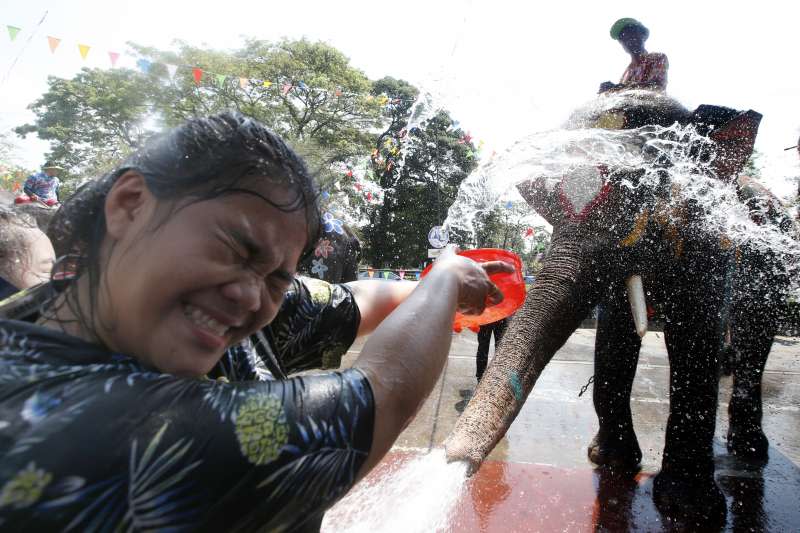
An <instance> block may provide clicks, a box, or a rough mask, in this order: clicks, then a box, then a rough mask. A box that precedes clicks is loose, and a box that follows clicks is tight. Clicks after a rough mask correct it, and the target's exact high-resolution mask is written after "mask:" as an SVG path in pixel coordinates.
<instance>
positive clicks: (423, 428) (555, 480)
mask: <svg viewBox="0 0 800 533" xmlns="http://www.w3.org/2000/svg"><path fill="white" fill-rule="evenodd" d="M360 346H361V344H360V343H359V344H357V345H355V346H354V347H353V349H352V350H351V353H350V354H349V355H348V357H347V360H346V364H347V363H349V362H351V361H352V360H353V359H354V358H355V355H356V354H357V352H358V350H359V348H360ZM593 348H594V330H592V329H579V330H577V331H576V332H575V334H574V335H573V336H572V337H571V338H570V340H569V341H568V342H567V344H566V345H565V346H564V347H563V348H562V349H561V350H560V351H559V352H558V353H557V354H556V356H555V358H554V359H553V361H552V362H551V364H550V365H549V366H548V367H547V369H546V370H545V372H544V373H543V374H542V376H541V378H540V379H539V381H538V382H537V385H536V387H535V389H534V391H533V393H532V394H531V396H530V397H529V399H528V401H527V402H526V404H525V406H524V407H523V409H522V411H521V412H520V415H519V416H518V417H517V419H516V421H515V422H514V424H513V425H512V426H511V428H510V430H509V431H508V433H507V435H506V436H505V438H503V439H502V440H501V441H500V443H499V444H498V445H497V447H496V448H495V449H494V451H493V452H492V453H491V455H490V456H489V458H488V460H487V461H486V462H485V463H484V464H483V466H482V467H481V469H480V470H479V471H478V473H477V474H475V475H474V476H473V477H472V478H471V479H470V480H469V482H468V484H467V490H466V491H465V492H464V494H463V495H462V498H461V500H460V502H459V503H458V505H457V508H456V510H455V512H454V513H453V515H452V518H451V520H450V523H451V525H450V529H451V531H487V532H508V531H569V532H583V531H653V532H659V531H682V530H686V531H696V529H693V528H691V527H684V526H681V525H676V524H670V523H667V524H665V523H664V522H663V518H662V517H661V515H660V514H659V513H658V512H657V511H656V509H655V506H654V504H653V502H652V498H651V491H652V477H653V475H655V474H656V473H657V472H658V469H659V466H660V463H661V450H662V447H663V443H664V430H665V426H666V421H667V415H668V408H669V402H668V382H669V369H668V366H667V354H666V350H665V348H664V343H663V334H662V333H658V332H650V333H648V334H647V335H646V336H645V338H644V340H643V343H642V351H641V356H640V360H639V366H638V370H637V374H636V380H635V383H634V387H633V394H632V402H631V407H632V411H633V418H634V426H635V429H636V434H637V437H638V439H639V443H640V446H641V448H642V453H643V458H642V471H641V472H640V473H639V475H638V476H637V477H636V479H635V480H631V479H625V478H614V477H611V476H609V475H608V474H606V473H604V472H603V471H602V470H595V469H593V468H592V465H591V464H590V463H589V461H588V459H587V458H586V447H587V445H588V443H589V441H590V440H591V438H592V436H593V435H594V433H595V431H596V430H597V419H596V417H595V414H594V409H593V407H592V395H591V390H588V391H587V392H586V394H584V395H583V396H578V393H579V391H580V389H581V387H583V386H584V385H585V384H586V383H587V381H588V380H589V378H590V376H591V375H592V371H593V363H592V357H593ZM476 349H477V338H476V336H475V335H474V334H472V333H470V332H464V333H461V334H458V335H454V342H453V346H452V348H451V351H450V357H449V359H448V362H447V366H446V367H445V370H444V373H443V375H442V378H441V379H440V381H439V383H438V384H437V386H436V388H435V389H434V391H433V393H432V394H431V396H430V397H429V398H428V400H427V401H426V403H425V405H424V406H423V408H422V410H421V411H420V413H419V414H418V415H417V417H416V418H415V419H414V421H413V422H412V423H411V424H410V426H409V427H408V428H407V429H406V431H405V432H404V433H403V434H402V435H401V436H400V438H399V439H398V441H397V443H396V445H395V448H394V449H393V451H392V452H391V453H390V455H389V456H388V457H387V458H386V459H385V461H384V462H385V465H383V466H384V468H387V467H388V466H389V465H393V464H396V463H397V462H402V461H405V460H406V459H407V458H408V457H409V456H414V455H415V454H420V453H426V452H427V451H429V450H430V449H432V448H433V447H437V446H440V445H441V442H442V441H443V440H444V439H445V438H446V437H447V435H448V434H449V432H450V431H451V430H452V428H453V425H454V424H455V421H456V419H457V418H458V416H459V414H460V412H461V411H462V410H463V408H464V406H465V405H466V402H467V401H468V399H469V397H470V396H471V394H472V391H473V390H474V387H475V385H476V380H475V377H474V375H475V351H476ZM763 381H764V383H763V398H764V422H763V426H764V432H765V433H766V435H767V437H768V438H769V440H770V460H769V462H768V463H767V464H766V465H764V466H763V467H758V466H755V465H748V464H746V463H744V462H742V461H739V460H737V459H735V458H733V457H732V456H730V455H729V454H728V453H727V451H726V449H725V445H724V442H725V440H724V435H725V432H726V431H727V427H728V425H727V407H728V398H729V397H730V378H723V379H722V380H721V383H720V402H719V408H718V414H717V429H716V438H715V452H716V465H717V467H716V478H717V482H718V484H719V485H720V487H721V488H722V490H723V492H724V493H725V495H726V497H727V500H728V523H727V525H726V527H725V530H726V531H737V532H738V531H775V532H797V531H800V339H798V338H790V337H779V338H777V339H776V342H775V344H774V345H773V349H772V352H771V354H770V358H769V360H768V362H767V368H766V371H765V374H764V380H763ZM380 470H381V467H379V468H378V469H377V471H376V472H375V473H374V474H375V475H376V476H378V475H380ZM421 482H424V480H421Z"/></svg>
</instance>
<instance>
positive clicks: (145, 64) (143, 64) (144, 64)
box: [136, 58, 153, 74]
mask: <svg viewBox="0 0 800 533" xmlns="http://www.w3.org/2000/svg"><path fill="white" fill-rule="evenodd" d="M136 66H137V67H139V70H141V71H142V73H144V74H147V73H148V72H150V67H151V66H153V64H152V63H151V62H150V60H149V59H145V58H142V59H140V60H139V61H137V62H136Z"/></svg>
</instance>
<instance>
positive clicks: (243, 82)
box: [239, 78, 250, 89]
mask: <svg viewBox="0 0 800 533" xmlns="http://www.w3.org/2000/svg"><path fill="white" fill-rule="evenodd" d="M249 82H250V80H248V79H247V78H239V87H241V88H242V89H247V84H248V83H249Z"/></svg>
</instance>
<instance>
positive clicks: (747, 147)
mask: <svg viewBox="0 0 800 533" xmlns="http://www.w3.org/2000/svg"><path fill="white" fill-rule="evenodd" d="M760 123H761V114H760V113H756V112H755V111H752V110H750V111H746V112H744V113H742V114H740V115H738V116H737V117H736V118H734V119H733V120H731V121H728V122H726V123H725V124H723V125H722V126H720V127H719V128H716V129H715V130H714V131H713V132H711V134H710V135H709V138H710V139H711V140H712V141H714V142H715V143H716V144H717V147H718V148H717V157H716V159H715V160H714V161H715V163H716V164H715V167H716V170H717V175H718V176H719V177H720V178H723V179H731V178H732V177H734V176H735V175H736V174H738V173H739V172H741V170H742V168H744V165H745V164H746V163H747V160H748V159H750V156H751V155H752V154H753V147H754V146H755V143H756V135H758V126H759V124H760Z"/></svg>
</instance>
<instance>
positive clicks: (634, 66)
mask: <svg viewBox="0 0 800 533" xmlns="http://www.w3.org/2000/svg"><path fill="white" fill-rule="evenodd" d="M649 35H650V30H648V29H647V28H646V27H645V25H644V24H642V23H641V22H639V21H638V20H636V19H632V18H621V19H619V20H618V21H616V22H615V23H614V25H613V26H611V38H612V39H614V40H616V41H619V43H620V44H621V45H622V48H624V49H625V51H626V52H627V53H628V54H630V56H631V63H630V65H628V68H626V69H625V72H623V73H622V78H620V80H619V83H612V82H610V81H606V82H603V83H601V84H600V90H599V91H598V93H600V94H602V93H605V92H608V91H620V90H624V89H648V90H651V91H659V92H664V91H666V90H667V70H668V69H669V61H668V60H667V56H666V55H665V54H661V53H656V52H648V51H647V50H645V48H644V43H645V41H646V40H647V37H648V36H649Z"/></svg>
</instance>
